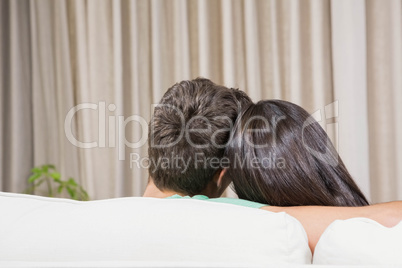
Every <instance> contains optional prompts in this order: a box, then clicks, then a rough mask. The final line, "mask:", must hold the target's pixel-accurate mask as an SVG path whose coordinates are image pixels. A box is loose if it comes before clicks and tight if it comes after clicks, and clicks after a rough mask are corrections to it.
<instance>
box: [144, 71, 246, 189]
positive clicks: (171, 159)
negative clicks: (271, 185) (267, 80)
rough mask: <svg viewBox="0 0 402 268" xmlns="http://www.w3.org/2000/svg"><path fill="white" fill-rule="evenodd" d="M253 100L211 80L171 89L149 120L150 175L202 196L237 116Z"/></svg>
mask: <svg viewBox="0 0 402 268" xmlns="http://www.w3.org/2000/svg"><path fill="white" fill-rule="evenodd" d="M250 103H251V100H250V98H249V97H248V96H247V95H246V94H245V93H244V92H242V91H240V90H238V89H232V88H227V87H224V86H219V85H216V84H215V83H213V82H212V81H210V80H208V79H205V78H197V79H194V80H186V81H182V82H180V83H177V84H175V85H173V86H172V87H171V88H169V89H168V91H167V92H166V93H165V95H164V96H163V97H162V99H161V101H160V103H159V104H158V105H157V106H156V107H155V111H154V114H153V117H152V119H151V121H150V123H149V137H148V143H149V149H148V153H149V159H150V167H149V174H150V176H151V177H152V179H153V181H154V183H155V185H156V187H158V188H159V189H160V190H162V191H163V190H171V191H176V192H178V193H182V194H186V195H190V196H192V195H196V194H200V193H201V192H202V191H203V190H204V189H205V188H206V186H207V184H208V183H209V182H210V181H211V179H212V178H213V176H214V174H215V173H216V172H217V171H218V170H220V169H221V167H220V166H219V163H217V161H220V159H221V158H222V157H223V154H224V150H225V146H226V143H227V142H228V140H229V137H230V131H231V130H232V127H233V125H234V122H235V120H236V118H237V115H238V114H239V113H240V110H241V107H242V106H243V108H244V106H247V105H249V104H250Z"/></svg>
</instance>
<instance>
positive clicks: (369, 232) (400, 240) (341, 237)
mask: <svg viewBox="0 0 402 268" xmlns="http://www.w3.org/2000/svg"><path fill="white" fill-rule="evenodd" d="M313 263H314V264H331V265H333V264H335V265H344V264H346V265H355V264H358V265H394V264H398V265H402V222H400V223H399V224H398V225H396V226H394V227H392V228H387V227H384V226H383V225H381V224H379V223H378V222H376V221H373V220H370V219H366V218H354V219H349V220H338V221H334V222H333V223H332V224H331V225H330V226H328V228H327V229H326V230H325V232H324V233H323V234H322V236H321V238H320V240H319V241H318V243H317V246H316V248H315V251H314V260H313Z"/></svg>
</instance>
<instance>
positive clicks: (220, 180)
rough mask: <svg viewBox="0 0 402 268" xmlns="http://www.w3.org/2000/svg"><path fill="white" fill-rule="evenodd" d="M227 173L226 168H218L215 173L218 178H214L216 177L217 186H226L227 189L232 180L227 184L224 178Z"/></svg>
mask: <svg viewBox="0 0 402 268" xmlns="http://www.w3.org/2000/svg"><path fill="white" fill-rule="evenodd" d="M225 173H226V168H224V169H221V170H218V171H217V172H216V174H215V176H216V178H214V179H215V183H216V186H218V188H221V187H225V189H226V187H227V186H228V185H229V184H230V182H229V184H228V185H226V183H225V179H224V176H225ZM225 185H226V186H225Z"/></svg>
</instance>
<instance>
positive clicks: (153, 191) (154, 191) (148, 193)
mask: <svg viewBox="0 0 402 268" xmlns="http://www.w3.org/2000/svg"><path fill="white" fill-rule="evenodd" d="M175 194H177V195H181V196H182V195H183V194H181V193H178V192H175V191H169V190H166V191H161V190H159V188H158V187H156V185H155V184H154V182H153V181H152V179H150V180H149V182H148V185H147V188H145V192H144V195H143V197H156V198H166V197H169V196H172V195H175Z"/></svg>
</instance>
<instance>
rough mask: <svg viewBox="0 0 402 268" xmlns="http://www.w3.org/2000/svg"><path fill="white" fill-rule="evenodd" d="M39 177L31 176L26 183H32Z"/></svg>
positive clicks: (38, 175) (37, 175)
mask: <svg viewBox="0 0 402 268" xmlns="http://www.w3.org/2000/svg"><path fill="white" fill-rule="evenodd" d="M40 177H41V174H38V173H36V174H33V175H31V176H30V177H29V178H28V182H34V181H35V180H37V179H38V178H40Z"/></svg>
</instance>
